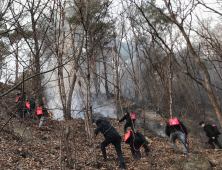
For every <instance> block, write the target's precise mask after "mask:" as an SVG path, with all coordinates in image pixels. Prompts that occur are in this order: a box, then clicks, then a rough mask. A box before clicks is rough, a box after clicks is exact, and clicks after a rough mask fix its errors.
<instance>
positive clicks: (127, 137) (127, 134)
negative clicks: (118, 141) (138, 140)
mask: <svg viewBox="0 0 222 170" xmlns="http://www.w3.org/2000/svg"><path fill="white" fill-rule="evenodd" d="M131 131H132V130H129V131H128V132H127V133H126V134H125V139H124V142H126V141H127V140H128V139H129V138H130V132H131Z"/></svg>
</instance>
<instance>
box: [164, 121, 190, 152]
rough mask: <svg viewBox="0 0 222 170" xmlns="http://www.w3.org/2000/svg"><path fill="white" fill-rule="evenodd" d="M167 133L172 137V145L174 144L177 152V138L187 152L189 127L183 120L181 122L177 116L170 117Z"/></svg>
mask: <svg viewBox="0 0 222 170" xmlns="http://www.w3.org/2000/svg"><path fill="white" fill-rule="evenodd" d="M165 132H166V135H167V136H169V137H170V142H171V145H172V146H173V148H174V150H175V152H176V153H178V152H179V150H178V147H177V145H176V144H175V141H176V139H178V140H179V142H180V143H181V145H182V148H183V153H184V154H187V152H188V151H187V140H186V139H187V135H188V132H187V129H186V127H185V126H184V124H183V123H182V122H180V121H179V120H178V119H177V118H176V117H175V118H173V119H169V122H168V123H167V125H166V130H165Z"/></svg>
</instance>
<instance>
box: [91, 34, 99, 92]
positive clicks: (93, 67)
mask: <svg viewBox="0 0 222 170" xmlns="http://www.w3.org/2000/svg"><path fill="white" fill-rule="evenodd" d="M89 47H90V51H89V53H90V54H91V64H92V70H93V81H94V85H95V90H96V95H98V93H99V84H98V76H97V70H96V61H95V55H94V44H93V40H92V35H91V34H90V33H89Z"/></svg>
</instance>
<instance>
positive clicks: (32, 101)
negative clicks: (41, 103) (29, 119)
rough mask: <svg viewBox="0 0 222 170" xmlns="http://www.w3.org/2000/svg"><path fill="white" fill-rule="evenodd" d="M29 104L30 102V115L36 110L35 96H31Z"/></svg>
mask: <svg viewBox="0 0 222 170" xmlns="http://www.w3.org/2000/svg"><path fill="white" fill-rule="evenodd" d="M29 104H30V109H29V115H30V116H32V113H33V112H34V110H35V100H34V98H31V99H30V100H29Z"/></svg>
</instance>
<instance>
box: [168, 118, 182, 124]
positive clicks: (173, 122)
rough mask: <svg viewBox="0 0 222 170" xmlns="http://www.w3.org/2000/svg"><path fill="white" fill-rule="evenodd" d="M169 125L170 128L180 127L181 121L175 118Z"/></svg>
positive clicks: (170, 120)
mask: <svg viewBox="0 0 222 170" xmlns="http://www.w3.org/2000/svg"><path fill="white" fill-rule="evenodd" d="M169 124H170V126H175V125H179V124H180V123H179V120H178V119H177V118H176V117H174V118H173V119H169Z"/></svg>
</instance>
